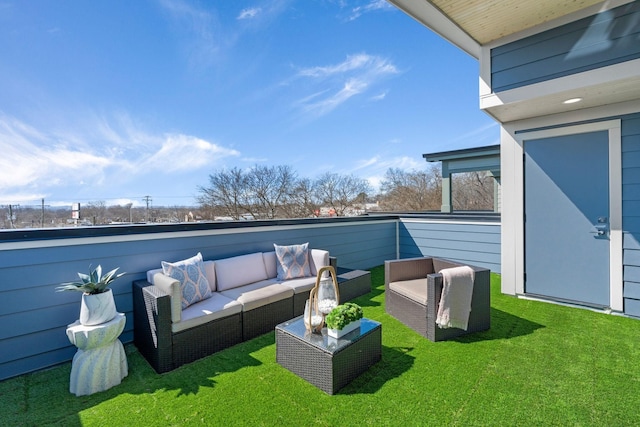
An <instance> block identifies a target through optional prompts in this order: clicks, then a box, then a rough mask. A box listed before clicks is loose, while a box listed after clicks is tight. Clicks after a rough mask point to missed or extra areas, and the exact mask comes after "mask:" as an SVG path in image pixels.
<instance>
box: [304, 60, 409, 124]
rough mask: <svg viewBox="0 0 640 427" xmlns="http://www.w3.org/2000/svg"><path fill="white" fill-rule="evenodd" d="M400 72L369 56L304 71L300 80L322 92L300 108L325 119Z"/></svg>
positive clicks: (386, 61) (305, 98)
mask: <svg viewBox="0 0 640 427" xmlns="http://www.w3.org/2000/svg"><path fill="white" fill-rule="evenodd" d="M397 73H399V71H398V69H397V68H396V66H395V65H394V64H393V63H392V62H391V61H390V60H388V59H386V58H382V57H380V56H375V55H368V54H366V53H360V54H357V55H349V56H347V58H346V59H345V60H344V61H342V62H340V63H338V64H333V65H327V66H316V67H309V68H304V69H301V70H300V71H299V72H298V74H297V77H298V78H302V79H305V83H308V82H309V81H310V83H311V84H312V85H313V87H314V88H318V90H317V91H316V92H314V93H313V94H311V95H308V96H306V97H304V98H302V99H300V100H298V101H297V103H296V105H298V106H300V107H301V108H302V109H303V111H305V112H307V113H311V114H313V115H315V116H322V115H324V114H327V113H329V112H331V111H332V110H334V109H335V108H337V107H338V106H340V105H341V104H343V103H344V102H346V101H348V100H349V99H351V98H353V97H354V96H356V95H360V94H363V93H366V92H368V91H369V90H370V89H371V88H372V87H373V86H374V85H375V84H377V83H378V82H380V81H381V80H383V79H385V78H387V77H388V76H390V75H393V74H397ZM378 96H379V95H378Z"/></svg>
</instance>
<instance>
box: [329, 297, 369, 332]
mask: <svg viewBox="0 0 640 427" xmlns="http://www.w3.org/2000/svg"><path fill="white" fill-rule="evenodd" d="M363 316H364V313H363V311H362V307H360V306H359V305H358V304H355V303H352V302H345V303H344V304H340V305H339V306H337V307H336V308H334V309H333V310H331V312H330V313H329V314H327V317H326V318H325V323H326V324H327V328H329V329H338V330H342V329H343V328H344V327H345V326H347V325H348V324H349V323H351V322H355V321H356V320H358V319H362V317H363Z"/></svg>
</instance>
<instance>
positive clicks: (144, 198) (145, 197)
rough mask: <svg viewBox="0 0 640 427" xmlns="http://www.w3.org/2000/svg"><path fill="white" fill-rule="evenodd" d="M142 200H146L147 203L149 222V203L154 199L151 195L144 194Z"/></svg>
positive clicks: (147, 219) (147, 220)
mask: <svg viewBox="0 0 640 427" xmlns="http://www.w3.org/2000/svg"><path fill="white" fill-rule="evenodd" d="M142 200H144V201H145V203H146V204H147V213H146V222H149V204H150V203H151V201H152V200H153V199H152V198H151V196H144V197H143V198H142Z"/></svg>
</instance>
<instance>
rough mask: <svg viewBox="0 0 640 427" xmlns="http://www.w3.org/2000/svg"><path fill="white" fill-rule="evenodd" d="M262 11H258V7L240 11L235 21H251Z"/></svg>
mask: <svg viewBox="0 0 640 427" xmlns="http://www.w3.org/2000/svg"><path fill="white" fill-rule="evenodd" d="M261 11H262V9H260V8H259V7H251V8H248V9H242V11H240V15H238V17H237V18H236V19H239V20H242V19H252V18H255V17H256V16H258V14H259V13H260V12H261Z"/></svg>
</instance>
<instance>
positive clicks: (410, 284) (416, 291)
mask: <svg viewBox="0 0 640 427" xmlns="http://www.w3.org/2000/svg"><path fill="white" fill-rule="evenodd" d="M389 289H391V290H392V291H394V292H397V293H399V294H400V295H403V296H405V297H407V298H409V299H412V300H414V301H416V302H419V303H420V304H422V305H427V278H426V277H425V278H423V279H412V280H402V281H398V282H391V283H389Z"/></svg>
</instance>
